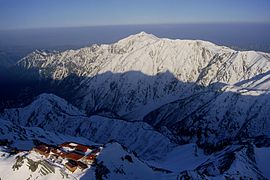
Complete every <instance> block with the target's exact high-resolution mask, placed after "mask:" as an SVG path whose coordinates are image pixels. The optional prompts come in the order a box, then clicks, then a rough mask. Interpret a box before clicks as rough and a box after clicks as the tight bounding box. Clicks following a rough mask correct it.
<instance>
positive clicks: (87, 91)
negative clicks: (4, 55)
mask: <svg viewBox="0 0 270 180" xmlns="http://www.w3.org/2000/svg"><path fill="white" fill-rule="evenodd" d="M11 69H12V70H11V71H14V70H16V73H14V74H15V75H14V76H13V77H12V78H10V82H9V81H8V79H9V78H6V81H7V82H5V84H3V85H5V86H3V87H4V88H7V90H6V91H3V92H5V93H7V94H8V93H9V89H11V90H10V94H9V95H10V97H13V98H11V99H9V98H6V99H5V98H4V97H3V99H2V102H1V104H0V105H1V106H2V112H1V113H0V117H1V121H3V123H2V124H4V125H3V126H2V127H4V128H2V129H0V130H1V131H0V134H2V136H1V137H2V138H0V139H2V140H6V141H8V146H11V147H16V148H21V149H22V147H23V146H21V145H19V144H21V143H22V142H25V141H29V142H30V144H29V147H32V146H33V142H32V141H34V140H38V141H39V142H44V143H52V144H55V143H56V142H60V140H59V139H61V138H64V137H65V139H67V140H68V139H72V141H88V140H89V141H93V142H95V143H100V144H107V143H109V142H111V141H112V140H113V141H116V142H118V143H119V144H121V145H123V146H124V147H126V148H127V149H128V151H130V152H133V153H134V154H135V155H136V156H137V157H136V158H138V159H140V160H138V161H140V163H143V164H142V165H139V166H143V167H147V168H146V169H147V171H151V173H150V174H151V175H149V176H151V177H155V178H161V179H170V178H171V179H175V178H180V179H181V178H182V179H185V178H192V179H215V178H224V179H225V178H236V179H238V178H243V179H245V178H253V179H267V178H270V175H269V172H267V171H266V169H267V168H266V166H267V164H266V162H267V161H264V159H267V158H268V159H269V160H270V116H269V113H268V112H270V101H269V100H270V96H269V92H270V54H269V53H263V52H256V51H236V50H233V49H230V48H228V47H224V46H217V45H215V44H213V43H210V42H206V41H200V40H170V39H165V38H158V37H156V36H154V35H152V34H147V33H145V32H141V33H139V34H135V35H131V36H129V37H127V38H124V39H122V40H120V41H118V42H116V43H114V44H108V45H107V44H104V45H92V46H89V47H85V48H81V49H77V50H67V51H62V52H57V51H51V52H46V51H39V50H37V51H34V52H33V53H30V54H29V55H27V56H26V57H24V58H22V59H21V60H20V61H19V62H18V63H17V64H16V66H15V67H12V68H11ZM14 79H15V80H14ZM18 79H20V80H21V81H20V82H21V84H20V85H18V86H17V89H16V83H15V82H16V81H17V80H18ZM14 88H15V90H16V91H15V90H12V89H14ZM13 91H14V93H13V94H18V95H17V96H13V94H12V92H13ZM44 92H45V93H44ZM48 92H49V93H54V94H56V95H54V94H48ZM42 93H43V94H42ZM2 95H3V93H2ZM36 95H38V96H37V97H36ZM58 96H60V97H62V98H60V97H58ZM6 97H8V96H6ZM63 98H64V99H63ZM65 99H66V100H65ZM16 106H17V107H16ZM3 107H5V108H3ZM0 128H1V127H0ZM19 129H20V130H19ZM21 130H22V131H21ZM39 134H40V136H44V138H40V136H39ZM44 134H48V135H49V136H46V135H44ZM54 134H55V135H54ZM18 136H20V137H22V138H17V137H18ZM51 136H54V138H51ZM76 138H77V139H76ZM81 138H82V139H81ZM116 146H117V145H116ZM27 149H29V148H25V147H23V150H27ZM108 149H110V148H108ZM108 151H109V150H108ZM119 151H120V150H119ZM121 151H122V150H121ZM108 153H113V151H111V152H108ZM185 156H188V157H190V160H187V163H186V164H183V163H182V162H181V159H185ZM173 159H178V161H176V160H173ZM106 160H107V159H105V160H104V162H105V161H106ZM0 161H5V159H1V160H0ZM112 164H113V161H110V162H109V161H108V164H107V165H108V167H110V168H109V169H110V170H111V171H110V172H112V171H113V170H112V169H113V165H112ZM120 164H121V163H120ZM118 165H119V163H118ZM0 166H1V163H0ZM121 166H122V165H121ZM123 166H124V165H123ZM7 168H9V167H7ZM135 169H136V167H130V169H126V172H127V173H122V174H121V176H115V175H114V174H113V173H111V175H108V177H107V178H108V179H115V178H117V179H133V178H135V177H134V176H133V175H131V174H133V173H138V172H139V171H137V170H135ZM143 169H144V170H145V168H143ZM133 170H134V171H133ZM124 171H125V170H124ZM114 172H115V171H114ZM85 173H86V174H87V173H90V171H89V172H88V171H86V172H85ZM157 174H160V175H158V176H156V175H157ZM149 176H145V179H147V177H149ZM0 177H1V175H0ZM85 177H86V176H85ZM138 177H140V179H143V178H144V177H141V176H138Z"/></svg>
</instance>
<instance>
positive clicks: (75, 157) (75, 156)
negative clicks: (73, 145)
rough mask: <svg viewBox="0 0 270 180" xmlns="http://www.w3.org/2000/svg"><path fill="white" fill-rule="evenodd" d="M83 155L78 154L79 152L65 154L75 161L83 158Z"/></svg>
mask: <svg viewBox="0 0 270 180" xmlns="http://www.w3.org/2000/svg"><path fill="white" fill-rule="evenodd" d="M82 157H83V155H81V154H77V153H73V152H71V153H66V155H65V158H67V159H72V160H74V161H77V160H79V159H81V158H82Z"/></svg>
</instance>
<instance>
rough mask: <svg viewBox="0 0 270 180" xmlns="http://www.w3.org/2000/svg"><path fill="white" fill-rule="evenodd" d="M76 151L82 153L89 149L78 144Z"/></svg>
mask: <svg viewBox="0 0 270 180" xmlns="http://www.w3.org/2000/svg"><path fill="white" fill-rule="evenodd" d="M75 149H76V150H79V151H82V152H86V151H87V150H88V147H87V146H84V145H81V144H78V145H77V146H76V148H75Z"/></svg>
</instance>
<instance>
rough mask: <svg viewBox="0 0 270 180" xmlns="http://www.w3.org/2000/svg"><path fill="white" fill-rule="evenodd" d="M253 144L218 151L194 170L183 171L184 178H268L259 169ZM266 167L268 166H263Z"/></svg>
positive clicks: (181, 175) (181, 176)
mask: <svg viewBox="0 0 270 180" xmlns="http://www.w3.org/2000/svg"><path fill="white" fill-rule="evenodd" d="M256 161H257V157H256V156H255V154H254V147H253V146H252V145H233V146H229V147H227V148H226V149H224V150H223V151H221V152H217V153H215V154H213V155H211V157H209V159H208V160H207V161H205V162H204V163H202V164H200V165H199V166H197V167H196V168H194V169H193V170H185V171H182V172H181V173H180V175H179V178H183V179H190V178H191V179H266V177H267V174H264V172H263V171H261V170H262V169H259V168H258V166H257V164H256ZM263 167H264V168H265V167H266V166H263Z"/></svg>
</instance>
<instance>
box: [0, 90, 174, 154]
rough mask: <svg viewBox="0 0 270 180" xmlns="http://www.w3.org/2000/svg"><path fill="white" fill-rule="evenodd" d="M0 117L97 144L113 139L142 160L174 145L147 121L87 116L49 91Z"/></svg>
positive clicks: (164, 151)
mask: <svg viewBox="0 0 270 180" xmlns="http://www.w3.org/2000/svg"><path fill="white" fill-rule="evenodd" d="M0 116H1V117H2V118H3V119H7V120H10V121H11V122H12V123H14V124H15V125H20V126H26V127H39V128H42V129H44V130H46V131H50V132H58V133H62V134H65V135H71V136H78V137H84V138H87V139H89V140H91V141H94V142H97V143H103V144H104V143H107V142H109V141H110V140H116V141H118V142H119V143H121V144H122V145H124V146H126V147H128V148H129V149H130V150H132V151H135V152H136V153H137V154H138V156H140V157H142V158H144V159H155V158H159V157H161V156H163V155H164V154H166V153H167V152H168V151H169V150H171V149H172V148H173V147H175V146H176V145H175V144H174V143H171V142H170V140H169V139H168V138H167V137H165V136H164V135H162V134H161V133H159V132H157V131H155V130H154V129H153V128H152V127H151V126H149V125H148V124H147V123H144V122H127V121H124V120H121V119H110V118H106V117H101V116H91V117H87V116H85V115H84V113H82V112H80V111H79V110H78V109H77V108H75V107H73V106H72V105H71V104H68V103H67V102H66V101H65V100H64V99H62V98H59V97H57V96H55V95H52V94H42V95H40V96H39V97H37V99H36V100H35V101H34V102H33V103H31V104H30V105H28V106H26V107H24V108H18V109H16V108H15V109H6V110H5V111H4V112H3V113H2V114H1V115H0Z"/></svg>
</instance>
